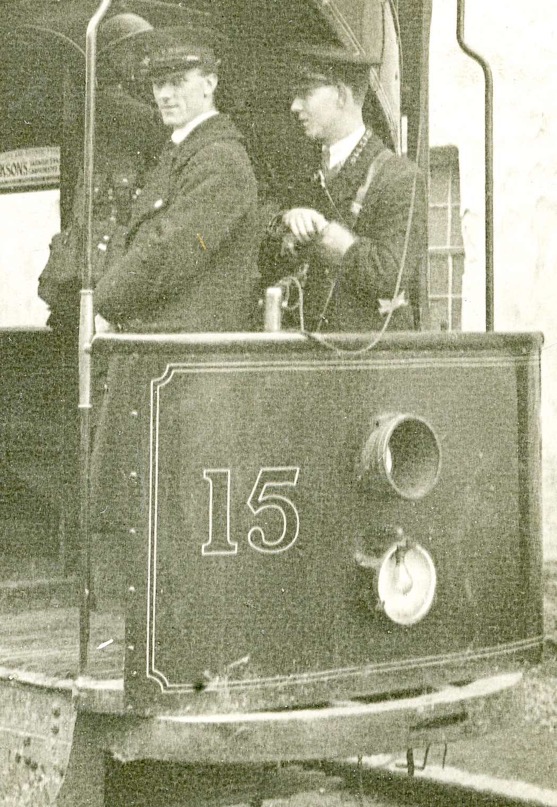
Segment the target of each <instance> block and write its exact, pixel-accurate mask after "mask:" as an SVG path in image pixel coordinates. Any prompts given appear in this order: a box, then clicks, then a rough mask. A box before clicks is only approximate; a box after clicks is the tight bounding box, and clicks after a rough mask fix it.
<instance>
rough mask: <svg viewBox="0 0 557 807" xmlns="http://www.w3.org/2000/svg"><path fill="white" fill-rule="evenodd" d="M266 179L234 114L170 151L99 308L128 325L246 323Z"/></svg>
mask: <svg viewBox="0 0 557 807" xmlns="http://www.w3.org/2000/svg"><path fill="white" fill-rule="evenodd" d="M257 222H258V219H257V187H256V180H255V176H254V174H253V170H252V168H251V164H250V162H249V159H248V156H247V153H246V151H245V149H244V146H243V145H242V142H241V137H240V134H239V132H238V130H237V129H236V128H235V126H234V125H233V124H232V122H231V121H230V120H229V119H228V118H227V117H226V116H224V115H216V116H214V117H212V118H209V119H208V120H206V121H204V122H203V123H202V124H200V125H199V126H198V127H197V128H196V129H194V130H193V132H192V133H191V134H190V135H189V136H188V137H187V138H186V140H185V141H183V142H182V143H181V144H179V145H178V146H174V145H173V146H169V147H168V148H167V149H166V150H165V151H164V152H163V154H162V155H161V159H160V161H159V165H158V166H157V168H156V169H155V170H154V171H153V173H152V175H151V176H150V178H149V180H148V182H147V183H146V185H145V187H144V189H143V191H142V193H141V195H140V196H139V198H138V199H137V200H136V202H135V205H134V207H133V209H132V216H131V221H130V226H129V233H128V236H127V239H126V243H125V245H124V250H123V254H120V255H119V254H118V253H116V254H115V255H114V256H110V255H109V256H108V268H107V270H106V272H105V274H104V275H103V277H102V279H101V280H100V281H99V283H98V284H97V287H96V292H95V308H96V310H97V311H98V312H99V313H100V314H101V315H102V316H103V317H104V318H105V319H107V320H108V321H109V322H111V323H112V324H113V325H116V326H119V327H121V328H122V329H123V330H128V331H133V330H138V329H140V330H156V331H169V330H172V331H175V330H180V331H186V332H191V331H237V330H245V329H247V328H248V327H249V324H250V321H251V310H250V309H251V306H252V300H253V290H254V285H255V281H256V278H257V250H258V247H259V229H258V223H257Z"/></svg>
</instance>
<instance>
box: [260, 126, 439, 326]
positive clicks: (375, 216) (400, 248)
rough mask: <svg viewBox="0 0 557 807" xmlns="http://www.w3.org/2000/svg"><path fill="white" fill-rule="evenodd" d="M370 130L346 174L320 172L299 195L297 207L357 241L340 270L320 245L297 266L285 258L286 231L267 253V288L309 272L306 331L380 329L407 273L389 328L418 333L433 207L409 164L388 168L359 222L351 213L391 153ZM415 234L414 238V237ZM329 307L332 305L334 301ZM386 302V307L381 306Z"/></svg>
mask: <svg viewBox="0 0 557 807" xmlns="http://www.w3.org/2000/svg"><path fill="white" fill-rule="evenodd" d="M384 148H385V147H384V145H383V143H382V142H381V141H380V140H379V138H377V137H376V136H374V135H372V134H371V133H370V132H369V131H368V132H366V135H365V136H364V138H363V140H362V141H360V144H359V145H358V146H357V147H356V149H355V150H354V151H353V152H352V154H351V156H350V157H349V158H348V160H347V161H346V162H345V164H344V165H343V167H342V168H341V170H340V171H339V172H338V173H337V174H336V176H333V178H331V179H329V180H328V181H327V182H324V181H323V178H322V175H319V173H315V174H313V175H312V176H308V177H307V178H306V181H305V182H304V183H303V184H302V185H301V186H300V187H299V189H297V191H295V193H294V195H293V197H292V198H291V199H290V200H289V205H290V207H308V208H313V209H315V210H318V211H319V212H320V213H322V214H323V215H324V216H325V218H326V219H327V220H328V221H336V222H339V223H340V224H345V225H346V226H347V227H348V228H349V229H350V230H352V232H353V233H354V234H355V235H356V236H357V239H356V242H355V243H354V244H353V245H352V246H351V247H350V248H349V249H348V251H347V253H346V254H345V256H344V258H343V260H342V262H341V265H340V266H334V265H332V264H331V262H330V261H328V260H327V259H326V257H325V256H324V255H323V253H322V251H320V249H319V247H318V246H313V245H310V246H309V247H305V246H304V247H301V248H299V249H298V251H297V255H296V257H295V258H294V259H292V258H287V259H285V257H284V256H282V257H281V255H280V240H281V232H280V229H279V230H278V231H276V230H275V231H274V232H273V231H271V232H270V233H269V235H268V237H267V238H266V239H265V241H264V243H263V245H262V249H261V254H260V269H261V274H262V280H263V285H264V286H269V285H271V284H272V283H273V282H276V281H277V280H278V279H279V278H280V277H283V276H285V275H289V274H291V273H292V272H296V271H297V270H298V269H299V267H300V266H303V265H304V264H305V265H306V266H307V271H306V280H305V287H304V315H305V323H304V324H305V330H307V331H317V330H324V331H325V330H327V331H350V332H357V331H374V330H379V329H381V327H382V325H383V323H384V321H385V314H384V313H380V310H386V309H387V308H388V306H389V300H390V299H391V298H392V297H393V296H394V293H395V286H396V281H397V276H398V274H399V272H400V269H401V266H402V267H403V269H402V282H401V285H400V289H399V295H400V294H402V292H404V298H400V300H401V301H402V299H403V300H404V301H405V302H406V305H400V306H399V307H398V308H396V309H395V310H394V313H393V315H392V318H391V320H390V322H389V328H390V329H398V330H407V329H412V328H414V327H415V314H416V310H417V306H418V297H419V285H420V275H421V273H422V272H423V271H424V270H425V256H426V226H427V208H426V194H425V184H424V181H423V177H422V176H421V174H420V173H419V171H418V169H417V167H416V166H415V165H414V164H413V163H412V162H410V161H409V160H407V159H405V158H400V157H396V156H395V155H391V156H390V158H389V159H388V160H386V161H385V162H382V163H381V164H380V167H379V168H378V170H377V173H376V176H375V178H374V180H373V182H372V184H371V186H370V188H369V190H368V192H367V194H366V196H365V200H364V202H363V206H362V209H361V212H360V214H359V216H358V217H357V218H356V219H355V220H354V217H353V215H352V212H351V207H352V203H353V202H354V200H355V198H356V195H357V192H358V189H359V188H360V187H361V186H362V185H364V183H365V181H366V177H367V174H368V171H369V167H370V165H371V164H372V163H373V162H374V160H375V159H376V157H377V156H378V155H379V154H380V152H382V151H383V150H384ZM407 233H408V235H407ZM328 300H329V302H328V304H327V301H328ZM380 301H386V302H380Z"/></svg>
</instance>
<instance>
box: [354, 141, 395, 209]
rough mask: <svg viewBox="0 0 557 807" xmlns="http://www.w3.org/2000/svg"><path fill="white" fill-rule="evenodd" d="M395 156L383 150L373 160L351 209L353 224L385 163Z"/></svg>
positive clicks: (388, 150)
mask: <svg viewBox="0 0 557 807" xmlns="http://www.w3.org/2000/svg"><path fill="white" fill-rule="evenodd" d="M394 156H395V155H394V153H393V152H392V151H391V150H390V149H382V150H381V151H380V152H379V154H378V155H377V156H376V158H375V159H374V160H372V162H371V165H370V166H369V169H368V172H367V174H366V178H365V180H364V182H363V184H362V185H360V187H359V188H358V191H357V193H356V197H355V199H354V201H353V202H352V205H351V207H350V212H351V213H352V224H354V223H355V222H356V220H357V218H358V216H359V215H360V213H361V212H362V207H363V205H364V201H365V198H366V196H367V194H368V191H369V189H370V187H371V186H372V184H373V182H374V180H375V177H376V176H377V175H378V174H379V172H380V171H381V169H382V168H383V166H384V165H385V163H387V162H388V161H389V160H390V159H391V157H394Z"/></svg>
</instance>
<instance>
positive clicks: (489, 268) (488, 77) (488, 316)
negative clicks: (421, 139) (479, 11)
mask: <svg viewBox="0 0 557 807" xmlns="http://www.w3.org/2000/svg"><path fill="white" fill-rule="evenodd" d="M464 6H465V0H457V26H456V38H457V42H458V44H459V45H460V48H461V49H462V51H463V52H464V53H465V54H466V55H467V56H469V57H470V58H471V59H473V60H474V61H475V62H477V63H478V64H479V65H480V67H481V68H482V70H483V73H484V82H485V136H484V140H485V142H484V147H485V328H486V331H493V329H494V271H493V270H494V264H493V75H492V72H491V68H490V66H489V64H488V63H487V61H486V60H485V59H484V58H483V56H480V54H479V53H476V51H474V50H472V48H470V46H469V45H468V44H467V43H466V42H465V40H464Z"/></svg>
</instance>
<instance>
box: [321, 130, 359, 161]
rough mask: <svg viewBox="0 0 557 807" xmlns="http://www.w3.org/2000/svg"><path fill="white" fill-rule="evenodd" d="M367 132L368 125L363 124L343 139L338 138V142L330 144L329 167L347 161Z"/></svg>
mask: <svg viewBox="0 0 557 807" xmlns="http://www.w3.org/2000/svg"><path fill="white" fill-rule="evenodd" d="M365 132H366V127H365V126H364V125H363V124H362V126H359V127H358V128H357V129H355V130H354V131H353V132H352V133H351V134H349V135H347V136H346V137H343V138H342V140H337V142H336V143H333V144H332V145H331V146H329V168H336V166H337V165H342V163H344V162H346V160H347V159H348V157H350V155H351V154H352V152H353V151H354V149H355V148H356V146H357V145H358V143H359V142H360V140H361V139H362V137H363V136H364V134H365ZM325 149H326V147H324V151H325Z"/></svg>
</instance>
